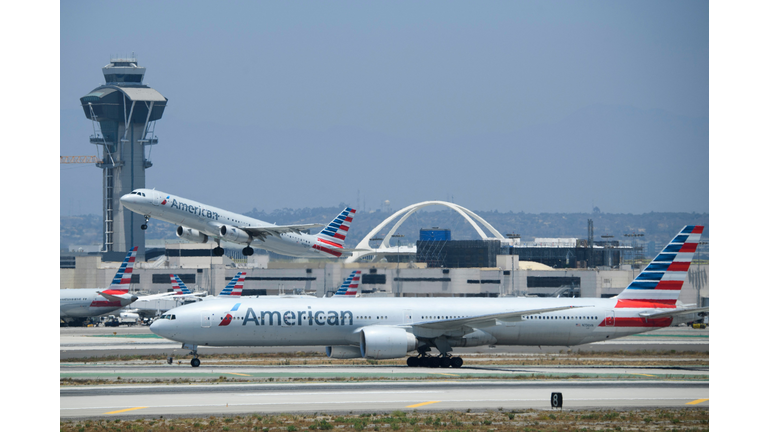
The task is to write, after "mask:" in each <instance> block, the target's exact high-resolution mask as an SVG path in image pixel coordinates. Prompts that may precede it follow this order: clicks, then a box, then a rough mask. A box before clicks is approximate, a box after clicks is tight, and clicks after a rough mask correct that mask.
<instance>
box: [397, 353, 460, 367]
mask: <svg viewBox="0 0 768 432" xmlns="http://www.w3.org/2000/svg"><path fill="white" fill-rule="evenodd" d="M406 364H407V365H408V367H428V368H449V367H452V368H460V367H461V366H462V365H463V364H464V360H462V359H461V357H452V356H450V355H440V356H437V357H433V356H430V355H419V356H418V357H408V360H407V361H406Z"/></svg>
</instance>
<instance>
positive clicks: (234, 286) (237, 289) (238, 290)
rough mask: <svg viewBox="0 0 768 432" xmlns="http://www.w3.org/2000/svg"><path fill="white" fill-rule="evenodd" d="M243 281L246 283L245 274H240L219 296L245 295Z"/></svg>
mask: <svg viewBox="0 0 768 432" xmlns="http://www.w3.org/2000/svg"><path fill="white" fill-rule="evenodd" d="M243 281H245V272H238V273H237V274H236V275H235V277H233V278H232V280H231V281H229V283H228V284H227V286H226V287H225V288H224V289H223V290H222V291H221V293H219V295H220V296H235V297H239V296H241V295H243Z"/></svg>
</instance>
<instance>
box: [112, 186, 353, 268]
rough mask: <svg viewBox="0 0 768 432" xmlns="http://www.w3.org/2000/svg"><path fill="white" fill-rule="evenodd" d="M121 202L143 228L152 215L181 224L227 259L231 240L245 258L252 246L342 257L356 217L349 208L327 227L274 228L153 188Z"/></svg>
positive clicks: (180, 230)
mask: <svg viewBox="0 0 768 432" xmlns="http://www.w3.org/2000/svg"><path fill="white" fill-rule="evenodd" d="M120 202H121V203H122V204H123V206H125V207H126V208H127V209H129V210H131V211H133V212H135V213H138V214H140V215H143V216H144V224H143V225H142V226H141V228H142V229H147V223H148V222H149V218H150V217H153V218H156V219H160V220H162V221H166V222H170V223H172V224H176V225H178V227H177V228H176V235H177V236H178V237H179V238H183V239H185V240H188V241H191V242H197V243H206V242H208V239H209V238H211V239H213V240H214V241H215V242H216V245H217V247H216V248H214V249H213V253H214V254H215V255H216V256H222V255H224V249H223V248H222V247H221V241H222V240H226V241H229V242H232V243H238V244H244V245H246V246H245V248H243V255H246V256H249V255H253V248H252V247H251V246H252V245H253V246H256V247H258V248H260V249H266V250H268V251H272V252H276V253H279V254H282V255H288V256H295V257H315V258H317V257H335V258H338V257H340V256H341V255H342V253H344V252H348V251H349V250H346V251H345V250H344V239H345V238H346V236H347V231H348V230H349V225H350V223H351V222H352V218H353V217H354V215H355V210H354V209H351V208H349V207H347V208H345V209H344V210H343V211H342V212H341V213H339V215H338V216H337V217H336V218H335V219H334V220H333V221H332V222H331V223H329V224H328V225H323V224H301V225H274V224H270V223H267V222H264V221H260V220H258V219H254V218H251V217H248V216H243V215H241V214H237V213H232V212H229V211H226V210H222V209H219V208H216V207H211V206H209V205H206V204H201V203H198V202H195V201H192V200H188V199H186V198H181V197H178V196H175V195H169V194H166V193H164V192H160V191H157V190H153V189H136V190H134V191H133V192H131V193H129V194H126V195H123V196H122V197H121V198H120ZM320 227H323V229H322V231H320V233H318V234H315V235H310V234H308V230H309V229H311V228H320Z"/></svg>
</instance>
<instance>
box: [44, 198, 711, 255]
mask: <svg viewBox="0 0 768 432" xmlns="http://www.w3.org/2000/svg"><path fill="white" fill-rule="evenodd" d="M343 205H344V204H340V205H339V207H319V208H303V209H282V210H276V211H273V212H270V213H266V212H263V211H259V210H257V209H253V210H251V211H249V212H247V213H246V214H247V215H248V216H251V217H255V218H257V219H261V220H263V221H267V222H272V223H277V224H290V223H327V222H330V221H331V220H332V219H333V218H334V217H335V216H336V215H337V214H338V213H339V212H340V211H341V209H342V206H343ZM434 208H438V207H434ZM476 213H477V214H478V215H479V216H480V217H482V218H483V219H485V220H486V221H488V222H489V223H490V224H491V225H492V226H494V227H495V228H496V229H497V230H499V231H500V232H501V233H502V234H508V233H517V234H520V236H521V238H522V240H523V241H530V240H533V239H534V238H535V237H576V238H587V220H588V219H592V221H593V224H594V232H595V239H596V240H600V236H603V235H612V236H614V239H616V240H620V241H624V240H626V238H625V237H624V234H630V233H642V234H643V235H644V236H643V238H642V239H643V241H645V242H656V243H657V244H665V243H666V242H668V241H669V240H670V239H671V238H672V237H673V236H674V235H675V234H677V232H678V231H679V230H680V228H682V227H683V226H684V225H705V226H706V227H707V228H705V230H704V237H708V236H709V229H708V226H709V214H708V213H655V212H651V213H644V214H640V215H633V214H610V213H599V212H595V213H539V214H535V213H522V212H520V213H514V212H507V213H499V212H495V211H493V212H482V211H479V212H476ZM390 214H391V213H385V212H383V211H380V210H379V211H375V212H370V213H369V212H358V213H357V215H356V216H355V219H354V221H353V222H352V228H351V229H350V231H349V236H348V240H347V245H348V246H355V245H357V243H358V242H359V241H360V240H361V239H362V238H363V237H364V236H365V235H366V234H368V232H370V231H371V230H372V229H373V228H375V227H376V225H378V224H379V223H381V222H382V221H383V220H384V219H386V217H387V216H389V215H390ZM60 220H61V227H60V238H59V240H60V242H61V248H62V249H68V248H69V246H70V245H89V244H99V243H100V242H101V235H102V234H101V233H102V228H101V224H102V220H101V216H97V215H85V216H61V217H60ZM392 225H393V224H390V225H389V226H388V227H385V230H384V232H382V233H381V234H382V235H383V234H385V233H386V232H387V231H388V230H389V229H390V228H391V227H392ZM432 227H440V228H449V229H451V232H452V238H453V239H455V240H465V239H467V240H468V239H479V238H480V237H479V236H478V235H477V233H475V231H474V229H473V228H472V227H471V225H470V224H469V223H468V222H467V221H466V220H464V219H463V218H462V217H461V216H459V215H458V214H456V213H455V212H453V211H450V210H439V211H429V210H426V211H419V212H416V213H414V214H413V215H412V216H411V217H410V218H409V219H408V220H407V221H406V222H405V223H403V225H401V226H400V228H399V229H398V233H399V234H402V235H403V238H402V239H401V242H402V243H413V242H415V241H416V240H418V238H419V229H421V228H432ZM175 238H176V234H175V226H173V225H171V224H168V223H165V222H162V221H158V220H150V223H149V229H148V230H147V239H150V240H152V239H156V240H160V239H175Z"/></svg>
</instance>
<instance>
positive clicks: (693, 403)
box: [686, 399, 709, 405]
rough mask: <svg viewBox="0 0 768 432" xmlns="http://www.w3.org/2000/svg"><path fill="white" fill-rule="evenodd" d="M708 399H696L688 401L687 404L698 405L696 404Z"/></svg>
mask: <svg viewBox="0 0 768 432" xmlns="http://www.w3.org/2000/svg"><path fill="white" fill-rule="evenodd" d="M708 400H709V399H696V400H695V401H690V402H687V403H686V405H696V404H700V403H702V402H706V401H708Z"/></svg>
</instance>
